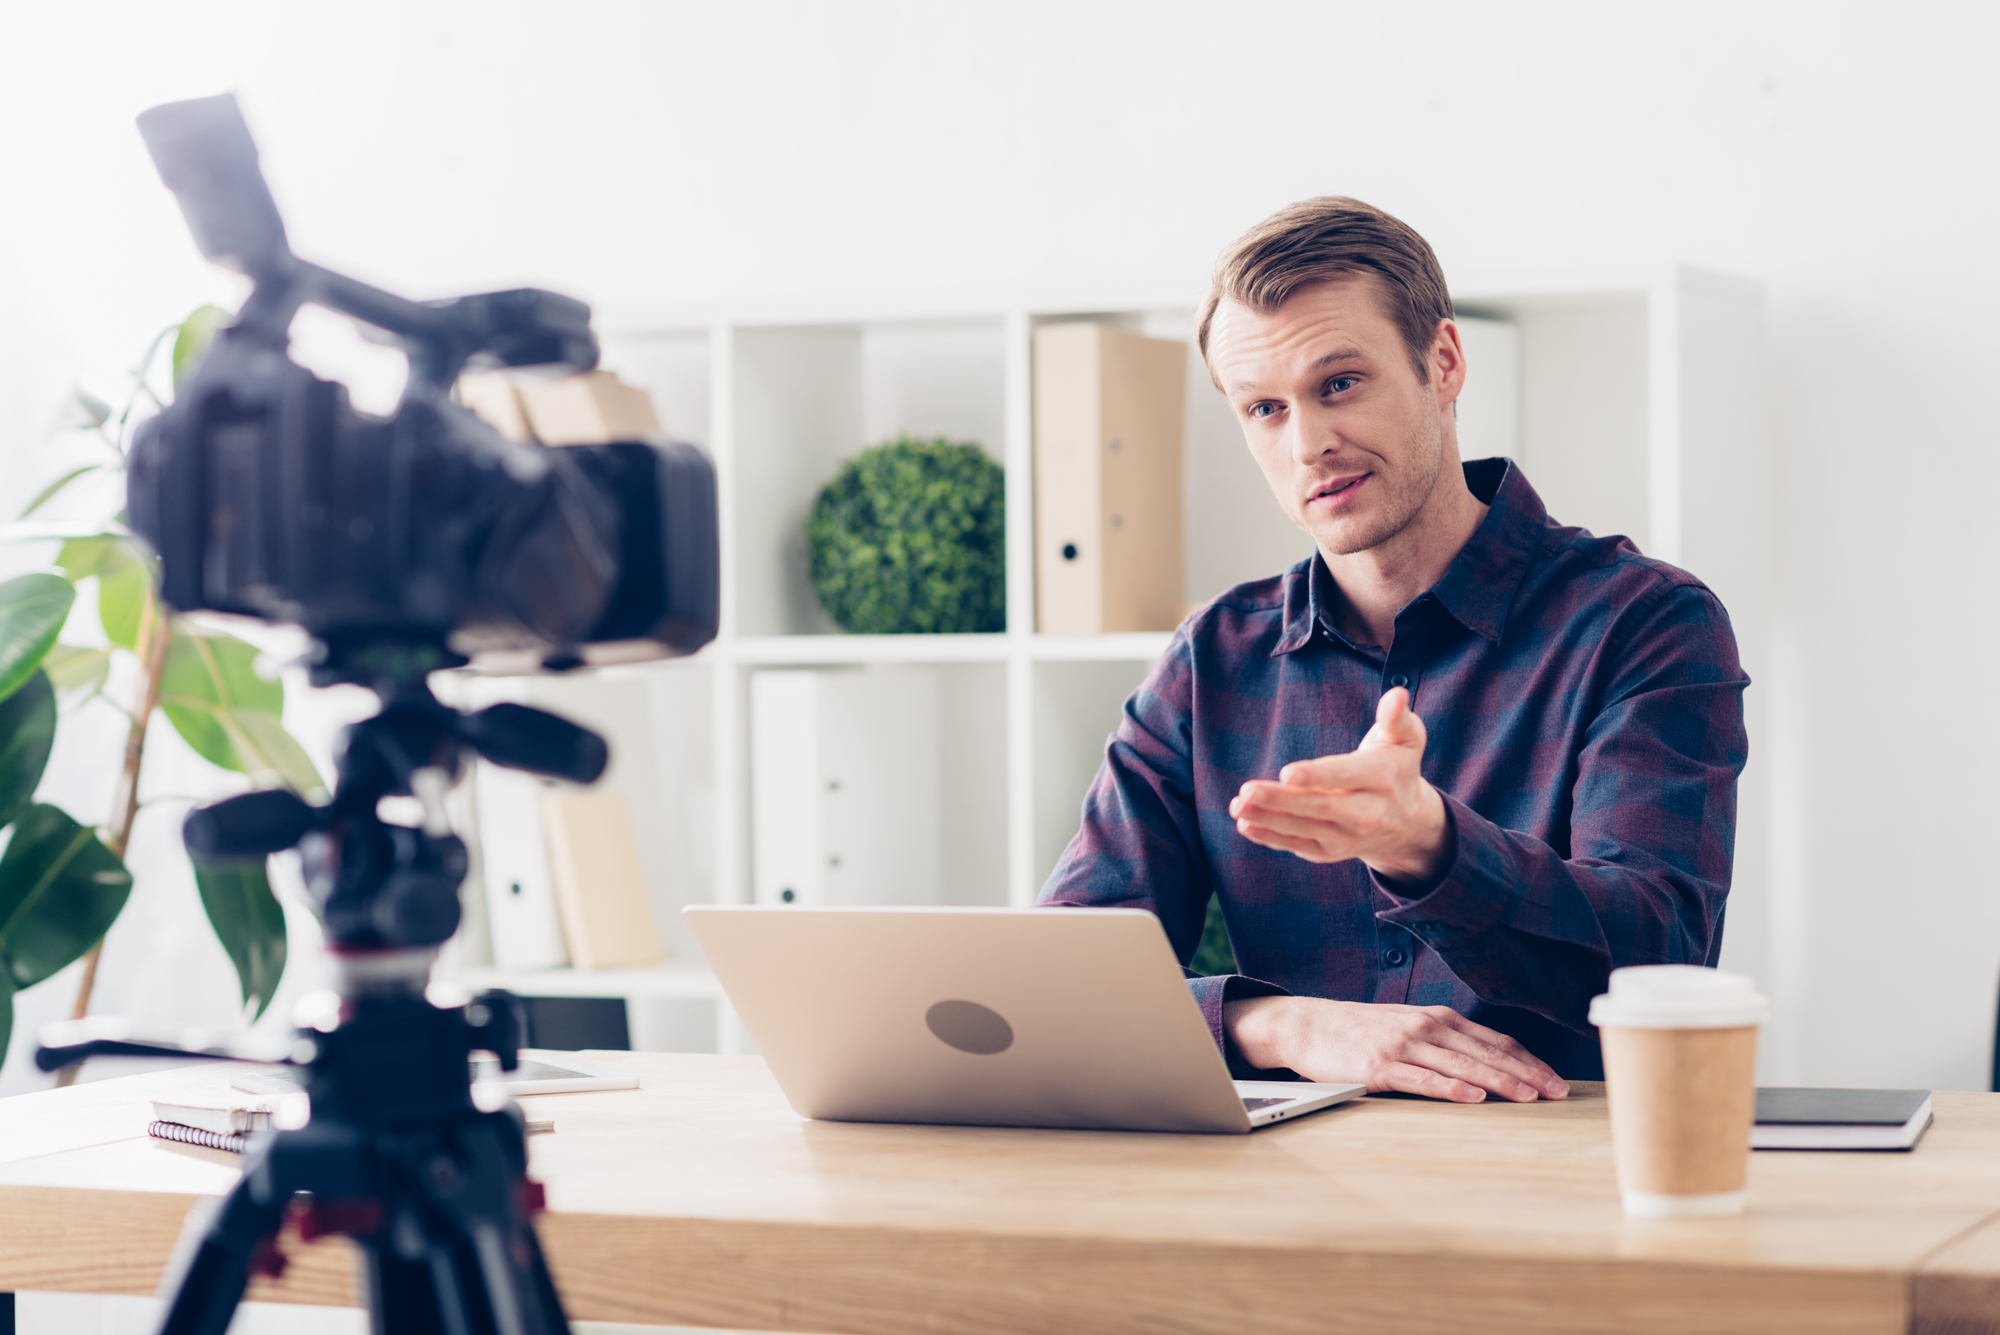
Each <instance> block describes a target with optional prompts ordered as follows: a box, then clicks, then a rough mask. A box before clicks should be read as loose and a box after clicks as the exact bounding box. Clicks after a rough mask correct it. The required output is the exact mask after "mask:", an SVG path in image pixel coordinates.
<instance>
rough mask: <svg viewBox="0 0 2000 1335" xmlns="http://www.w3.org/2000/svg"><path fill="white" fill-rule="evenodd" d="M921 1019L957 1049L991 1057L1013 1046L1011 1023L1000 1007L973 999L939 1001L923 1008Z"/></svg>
mask: <svg viewBox="0 0 2000 1335" xmlns="http://www.w3.org/2000/svg"><path fill="white" fill-rule="evenodd" d="M924 1023H925V1024H927V1025H929V1026H930V1031H931V1032H932V1033H933V1034H936V1035H937V1036H938V1038H940V1039H941V1040H943V1041H944V1042H946V1043H949V1044H950V1045H951V1046H952V1047H955V1048H957V1049H958V1050H959V1051H960V1052H970V1053H973V1054H974V1055H976V1056H980V1057H990V1056H992V1055H993V1054H994V1053H996V1052H1005V1051H1006V1050H1007V1049H1008V1048H1010V1047H1012V1046H1014V1027H1013V1026H1012V1025H1010V1024H1008V1023H1007V1021H1006V1019H1005V1018H1004V1017H1003V1016H1002V1015H1001V1014H1000V1012H999V1011H996V1010H993V1009H991V1008H990V1007H986V1006H982V1005H980V1004H979V1003H978V1002H976V1001H940V1002H939V1003H938V1004H937V1005H935V1006H933V1007H931V1008H930V1009H929V1010H927V1011H925V1012H924Z"/></svg>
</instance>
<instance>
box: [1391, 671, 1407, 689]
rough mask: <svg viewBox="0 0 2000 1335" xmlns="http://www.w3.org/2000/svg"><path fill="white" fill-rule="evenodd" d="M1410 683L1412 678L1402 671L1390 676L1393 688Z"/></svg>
mask: <svg viewBox="0 0 2000 1335" xmlns="http://www.w3.org/2000/svg"><path fill="white" fill-rule="evenodd" d="M1409 684H1410V679H1409V678H1408V677H1406V676H1404V675H1403V674H1402V673H1400V672H1398V673H1397V674H1396V675H1395V676H1393V677H1391V678H1389V685H1390V687H1391V688H1394V687H1397V686H1408V685H1409Z"/></svg>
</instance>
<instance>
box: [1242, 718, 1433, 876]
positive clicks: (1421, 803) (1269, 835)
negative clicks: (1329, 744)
mask: <svg viewBox="0 0 2000 1335" xmlns="http://www.w3.org/2000/svg"><path fill="white" fill-rule="evenodd" d="M1423 758H1424V721H1423V720H1422V719H1420V718H1418V717H1417V716H1416V715H1415V714H1414V713H1412V712H1411V711H1410V693H1409V692H1408V691H1406V690H1404V689H1403V688H1402V687H1400V686H1398V687H1396V688H1395V689H1394V690H1391V691H1390V692H1389V693H1388V694H1386V695H1384V696H1383V697H1382V702H1381V704H1379V705H1378V706H1376V709H1375V726H1374V727H1372V728H1370V729H1369V730H1368V735H1367V736H1366V737H1363V738H1362V739H1361V745H1360V746H1358V747H1356V748H1355V749H1354V750H1353V751H1351V752H1349V753H1348V754H1347V755H1344V756H1322V757H1320V758H1319V759H1318V760H1298V761H1294V762H1293V763H1291V764H1289V765H1287V766H1285V767H1284V768H1283V769H1282V770H1280V771H1278V781H1277V782H1275V783H1273V782H1271V781H1270V780H1268V779H1252V780H1251V781H1250V782H1249V783H1246V784H1244V785H1243V787H1242V788H1241V789H1239V790H1238V791H1237V794H1236V797H1235V798H1234V799H1233V800H1232V801H1231V802H1230V804H1229V814H1230V815H1231V816H1233V817H1235V818H1236V828H1237V830H1238V832H1240V833H1241V834H1242V835H1243V837H1244V838H1246V839H1249V840H1251V841H1252V842H1254V843H1259V844H1262V845H1263V846H1264V847H1266V848H1275V849H1278V850H1280V851H1281V852H1286V853H1296V854H1297V855H1298V856H1300V857H1302V858H1304V859H1305V860H1306V861H1308V862H1345V861H1346V860H1347V859H1349V858H1360V859H1361V860H1362V861H1363V862H1365V863H1367V864H1368V867H1369V869H1370V870H1372V871H1374V872H1375V873H1377V874H1378V875H1380V876H1381V877H1383V879H1385V880H1388V881H1390V882H1401V883H1406V884H1408V883H1424V882H1431V881H1435V880H1436V879H1437V878H1438V876H1439V874H1440V873H1442V872H1443V871H1444V869H1445V868H1446V867H1447V866H1449V865H1450V862H1451V857H1452V854H1453V853H1454V852H1455V851H1456V850H1455V848H1454V847H1453V842H1454V841H1453V840H1452V838H1451V823H1450V821H1449V819H1448V818H1447V816H1446V814H1445V809H1444V799H1443V798H1442V797H1440V796H1438V791H1437V789H1435V788H1433V787H1431V786H1430V784H1429V783H1427V782H1425V780H1424V776H1423V773H1422V770H1421V766H1422V762H1423Z"/></svg>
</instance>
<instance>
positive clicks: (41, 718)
mask: <svg viewBox="0 0 2000 1335" xmlns="http://www.w3.org/2000/svg"><path fill="white" fill-rule="evenodd" d="M55 741H56V693H55V691H54V690H52V689H51V688H50V686H49V679H48V677H47V676H46V675H44V674H43V673H40V672H36V673H33V674H31V675H30V676H29V677H28V680H27V683H26V684H25V685H23V686H22V687H21V689H20V690H18V691H16V692H14V693H13V694H12V695H10V696H8V697H7V698H6V699H5V700H0V826H4V825H8V824H11V823H12V822H13V820H14V818H15V817H16V816H18V815H20V814H21V812H22V811H24V810H26V808H27V805H28V799H29V798H31V797H33V796H34V795H35V788H36V787H37V786H38V785H39V784H40V783H41V781H42V771H43V770H45V769H47V768H48V766H49V751H50V750H51V749H52V748H53V747H54V746H55Z"/></svg>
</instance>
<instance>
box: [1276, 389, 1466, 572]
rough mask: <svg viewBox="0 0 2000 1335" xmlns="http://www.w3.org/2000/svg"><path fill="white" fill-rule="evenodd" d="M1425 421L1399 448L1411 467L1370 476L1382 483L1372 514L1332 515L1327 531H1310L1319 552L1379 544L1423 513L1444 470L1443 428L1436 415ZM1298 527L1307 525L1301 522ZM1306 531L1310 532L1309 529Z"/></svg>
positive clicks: (1338, 552) (1350, 552)
mask: <svg viewBox="0 0 2000 1335" xmlns="http://www.w3.org/2000/svg"><path fill="white" fill-rule="evenodd" d="M1426 422H1427V424H1428V425H1427V429H1426V428H1423V427H1420V428H1419V429H1418V431H1417V434H1416V435H1415V436H1413V437H1412V438H1411V439H1410V440H1409V441H1408V442H1407V445H1406V448H1405V449H1403V450H1402V451H1399V454H1400V455H1401V457H1402V458H1403V459H1404V460H1406V461H1408V463H1409V465H1410V466H1409V467H1408V468H1405V469H1399V470H1397V475H1396V476H1393V477H1392V476H1385V475H1384V474H1383V473H1382V472H1380V471H1377V472H1376V473H1375V476H1374V477H1373V478H1372V479H1371V481H1373V482H1376V483H1379V484H1380V485H1381V495H1380V497H1379V498H1378V499H1377V501H1376V504H1375V506H1374V507H1373V508H1374V513H1373V514H1371V515H1366V516H1359V515H1357V516H1355V517H1354V518H1353V519H1352V520H1346V519H1340V518H1335V519H1334V520H1333V521H1332V522H1331V523H1330V524H1327V525H1325V526H1324V527H1325V528H1326V529H1327V530H1328V531H1327V532H1325V533H1324V534H1321V533H1313V540H1314V541H1315V542H1316V543H1318V545H1319V549H1320V550H1321V551H1322V552H1325V553H1327V554H1328V555H1331V556H1352V555H1354V554H1355V553H1356V552H1365V551H1369V550H1371V549H1373V548H1376V547H1380V546H1381V545H1382V544H1383V543H1385V542H1388V541H1390V540H1391V539H1392V538H1394V537H1395V536H1396V535H1397V534H1399V533H1401V532H1402V531H1403V530H1404V529H1406V528H1408V527H1409V526H1410V524H1411V523H1412V522H1413V521H1414V520H1415V519H1416V517H1417V516H1418V515H1419V514H1420V513H1422V511H1423V508H1424V504H1425V503H1426V502H1427V501H1429V500H1430V498H1431V495H1432V494H1433V493H1434V492H1435V491H1436V490H1437V484H1438V477H1439V475H1440V474H1441V473H1443V471H1444V430H1443V428H1442V427H1440V426H1439V425H1438V422H1437V420H1436V419H1435V418H1428V419H1426ZM1426 437H1428V438H1427V439H1426ZM1300 527H1302V528H1303V527H1306V526H1305V525H1303V524H1302V525H1300ZM1307 531H1308V532H1311V530H1310V529H1308V530H1307Z"/></svg>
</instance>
